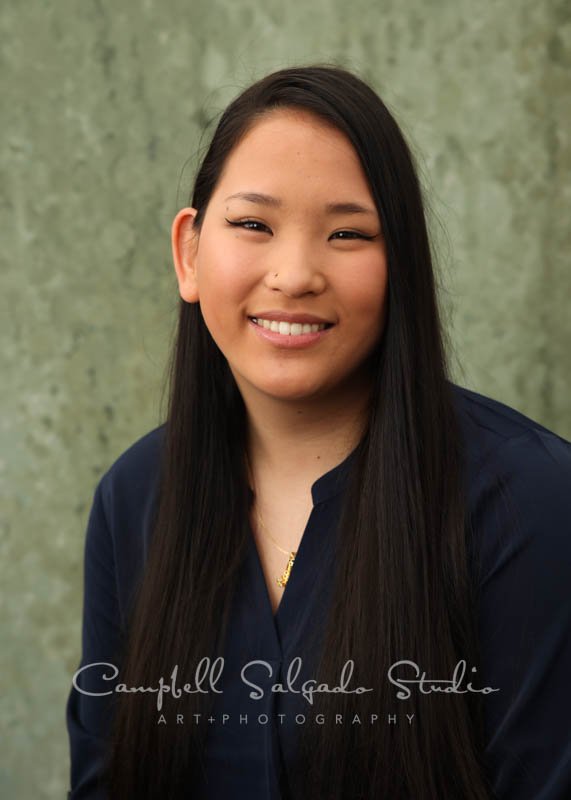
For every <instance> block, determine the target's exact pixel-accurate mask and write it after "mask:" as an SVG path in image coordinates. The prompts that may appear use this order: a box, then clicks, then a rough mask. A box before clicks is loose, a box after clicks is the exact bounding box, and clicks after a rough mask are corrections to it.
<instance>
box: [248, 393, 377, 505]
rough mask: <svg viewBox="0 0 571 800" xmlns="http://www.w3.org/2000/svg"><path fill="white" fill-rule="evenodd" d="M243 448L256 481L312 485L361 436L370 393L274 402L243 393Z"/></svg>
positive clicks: (285, 487)
mask: <svg viewBox="0 0 571 800" xmlns="http://www.w3.org/2000/svg"><path fill="white" fill-rule="evenodd" d="M243 397H244V402H245V405H246V413H247V419H248V437H247V451H248V461H249V465H250V469H251V472H252V477H253V480H254V482H255V483H256V485H260V484H264V483H265V484H267V483H268V481H269V480H270V476H271V483H272V484H273V485H274V486H275V485H279V486H281V487H282V488H283V490H284V491H292V492H295V491H296V490H298V489H300V490H301V489H303V487H308V486H311V484H312V483H313V482H314V481H315V480H317V478H319V477H320V476H321V475H323V474H325V473H326V472H328V471H329V470H330V469H333V467H335V466H336V465H337V464H339V463H340V462H341V461H343V460H344V459H345V458H346V457H347V456H348V455H349V453H350V452H351V451H352V450H353V449H354V448H355V447H356V446H357V444H358V443H359V441H360V440H361V438H362V436H363V433H364V430H365V427H366V424H367V422H368V411H369V393H368V392H365V391H361V392H360V393H357V392H355V391H354V387H353V391H352V392H351V393H350V394H349V393H345V394H344V395H343V396H340V395H339V393H337V395H336V396H335V398H330V399H327V398H326V399H325V400H324V399H323V398H316V399H315V400H313V401H308V400H307V399H304V400H303V401H300V402H299V403H297V402H295V401H291V400H287V401H284V400H279V399H278V400H276V398H274V397H269V396H268V395H264V394H262V393H253V392H252V393H247V394H246V395H244V393H243Z"/></svg>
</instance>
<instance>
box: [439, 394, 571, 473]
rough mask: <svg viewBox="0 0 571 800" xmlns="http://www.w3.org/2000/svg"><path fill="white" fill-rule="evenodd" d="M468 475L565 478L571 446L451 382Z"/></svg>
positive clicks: (512, 411) (493, 401) (514, 411)
mask: <svg viewBox="0 0 571 800" xmlns="http://www.w3.org/2000/svg"><path fill="white" fill-rule="evenodd" d="M451 386H452V390H453V399H454V404H455V408H456V410H457V412H458V414H457V416H458V420H459V422H460V427H461V430H462V435H463V443H464V449H465V454H466V456H467V461H468V468H469V475H470V476H471V478H472V481H473V480H474V479H475V478H476V477H477V475H479V474H480V473H488V474H496V475H497V474H502V473H505V472H506V471H507V472H512V471H514V470H515V471H517V472H520V473H522V472H525V471H527V472H529V473H530V475H533V474H536V473H537V471H538V470H539V469H540V470H541V471H542V472H541V476H538V477H543V478H544V480H545V479H547V478H548V477H549V476H557V475H558V474H559V475H560V476H561V478H563V479H564V478H567V479H568V478H569V476H570V471H571V442H570V441H569V440H568V439H566V438H565V437H564V436H562V435H561V434H559V433H557V432H556V431H554V430H551V429H549V428H547V427H546V426H545V425H542V424H541V423H540V422H538V421H537V420H534V419H532V418H531V417H529V416H527V415H526V414H523V413H522V412H521V411H518V410H517V409H515V408H513V407H512V406H509V405H507V404H506V403H503V402H501V401H500V400H496V399H495V398H493V397H488V396H486V395H484V394H481V393H479V392H475V391H473V390H472V389H467V388H466V387H463V386H459V385H458V384H455V383H452V384H451Z"/></svg>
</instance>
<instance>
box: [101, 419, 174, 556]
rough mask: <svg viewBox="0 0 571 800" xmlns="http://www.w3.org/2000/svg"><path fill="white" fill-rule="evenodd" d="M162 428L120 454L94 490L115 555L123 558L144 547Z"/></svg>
mask: <svg viewBox="0 0 571 800" xmlns="http://www.w3.org/2000/svg"><path fill="white" fill-rule="evenodd" d="M165 427H166V426H165V424H162V425H159V426H158V427H156V428H153V429H152V430H150V431H148V432H147V433H145V434H144V435H142V436H140V437H139V438H138V439H136V440H135V441H134V442H133V443H132V444H130V445H129V446H128V447H127V448H125V449H124V450H123V451H122V452H120V454H119V455H118V456H117V457H116V458H115V459H114V460H113V461H112V463H111V465H110V466H109V468H108V469H107V470H106V472H105V473H104V474H103V475H102V477H101V478H100V480H99V484H98V486H97V489H96V493H99V494H100V496H101V502H102V506H103V511H104V514H105V519H106V522H107V525H108V527H109V530H110V532H111V535H112V537H113V538H114V540H115V546H116V548H117V552H123V553H124V554H125V555H127V554H128V553H129V552H130V551H132V550H135V549H136V550H137V551H140V549H141V546H142V547H143V550H144V551H146V548H147V545H148V539H149V533H150V524H151V520H152V515H153V511H154V509H155V501H156V497H157V489H158V478H159V468H160V460H161V450H162V444H163V440H164V433H165Z"/></svg>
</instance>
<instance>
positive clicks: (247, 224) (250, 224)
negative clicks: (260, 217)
mask: <svg viewBox="0 0 571 800" xmlns="http://www.w3.org/2000/svg"><path fill="white" fill-rule="evenodd" d="M224 219H226V217H224ZM226 222H227V223H228V225H233V226H235V227H238V228H245V229H246V230H247V231H259V230H261V229H262V228H265V229H266V230H269V228H268V227H267V225H264V223H263V222H258V221H257V220H255V219H243V220H238V221H237V222H233V221H232V220H230V219H226ZM256 225H259V226H260V227H259V228H256V227H254V226H256Z"/></svg>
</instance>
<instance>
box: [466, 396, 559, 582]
mask: <svg viewBox="0 0 571 800" xmlns="http://www.w3.org/2000/svg"><path fill="white" fill-rule="evenodd" d="M455 393H456V399H457V402H458V404H459V407H460V408H461V411H462V413H461V420H462V428H463V431H464V434H465V442H466V451H467V453H468V462H469V463H468V487H467V490H468V495H467V496H468V512H469V515H470V523H471V526H472V531H473V533H474V534H475V536H474V539H473V541H472V544H473V545H474V546H476V545H477V546H478V547H479V548H480V549H481V553H482V561H481V570H482V571H481V583H482V584H484V583H486V582H487V581H488V579H489V578H491V576H495V577H496V578H499V576H501V575H507V574H509V571H510V570H511V569H513V570H514V573H513V574H514V575H516V574H517V575H518V576H519V577H521V575H523V574H524V573H525V572H526V569H527V570H528V573H529V574H528V580H532V579H533V580H537V579H538V573H541V575H542V576H543V577H544V578H545V579H546V580H547V576H548V575H550V574H552V573H553V570H554V569H555V568H556V566H557V565H559V567H561V565H563V564H565V565H566V567H565V568H566V569H568V568H569V566H571V442H569V441H568V440H567V439H565V438H564V437H563V436H561V435H559V434H557V433H556V432H555V431H552V430H549V429H548V428H546V427H545V426H544V425H541V424H540V423H538V422H536V421H535V420H533V419H531V418H530V417H527V416H525V415H524V414H522V413H521V412H519V411H517V410H516V409H514V408H511V407H510V406H508V405H506V404H504V403H501V402H499V401H498V400H495V399H493V398H490V397H486V396H485V395H481V394H478V393H476V392H472V391H470V390H467V389H464V388H462V387H455ZM525 564H527V565H528V566H527V567H524V566H523V565H525ZM527 584H528V581H526V580H523V581H522V582H521V588H523V587H524V586H525V585H527ZM518 585H520V584H518Z"/></svg>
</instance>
